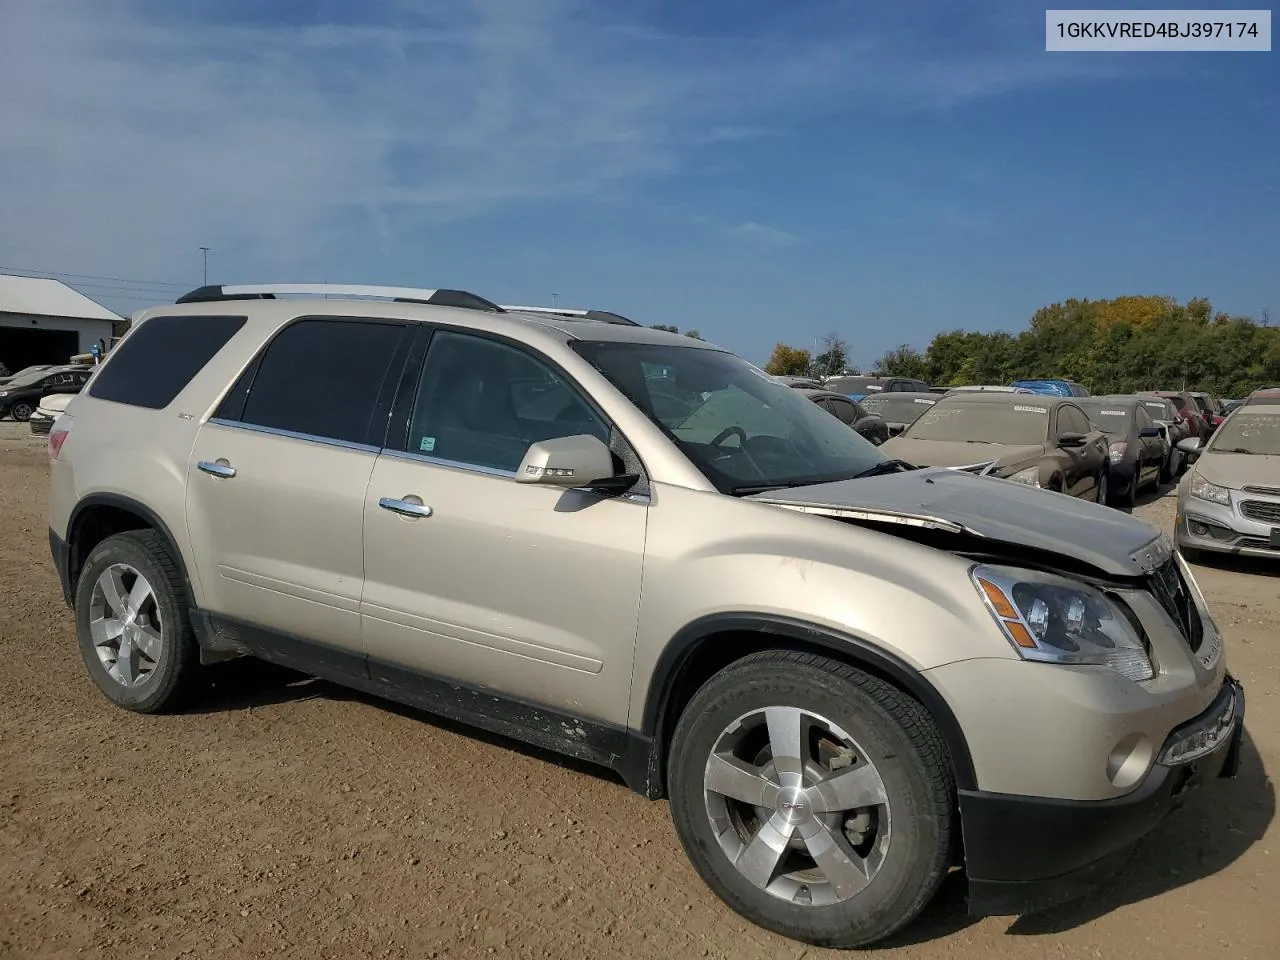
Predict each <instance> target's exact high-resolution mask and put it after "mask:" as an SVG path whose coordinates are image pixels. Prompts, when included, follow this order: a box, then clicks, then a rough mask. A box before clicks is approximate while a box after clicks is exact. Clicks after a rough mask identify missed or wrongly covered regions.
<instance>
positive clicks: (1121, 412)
mask: <svg viewBox="0 0 1280 960" xmlns="http://www.w3.org/2000/svg"><path fill="white" fill-rule="evenodd" d="M1076 403H1077V404H1079V406H1080V409H1081V410H1083V411H1084V412H1085V413H1086V414H1088V416H1089V419H1090V420H1091V421H1093V423H1094V424H1095V425H1096V426H1097V428H1098V429H1099V430H1101V431H1102V432H1103V433H1106V434H1110V435H1111V436H1128V434H1129V424H1130V423H1131V422H1132V421H1133V410H1132V409H1131V408H1129V407H1122V406H1119V405H1118V404H1114V403H1106V402H1105V401H1103V402H1099V401H1094V402H1093V403H1089V402H1087V401H1085V400H1077V401H1076Z"/></svg>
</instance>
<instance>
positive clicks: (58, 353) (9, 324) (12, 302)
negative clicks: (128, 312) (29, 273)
mask: <svg viewBox="0 0 1280 960" xmlns="http://www.w3.org/2000/svg"><path fill="white" fill-rule="evenodd" d="M123 319H124V318H123V317H119V316H117V315H116V314H114V313H112V312H111V311H110V310H108V309H107V308H106V307H104V306H102V304H100V303H95V302H94V301H93V300H90V299H89V298H88V297H86V296H84V295H83V294H79V293H76V291H74V290H72V289H71V288H70V287H68V286H67V285H66V284H65V283H61V282H59V281H57V280H47V279H44V278H42V277H13V276H9V275H7V274H0V363H3V364H4V365H5V366H6V367H8V368H9V369H10V370H21V369H22V368H23V367H26V366H30V365H32V364H36V363H66V362H67V361H68V360H70V359H71V357H73V356H75V355H77V354H82V353H89V352H90V351H91V350H92V349H93V345H94V344H95V343H96V344H98V345H99V346H101V347H102V348H103V349H104V350H105V349H106V348H107V346H109V345H110V343H111V328H112V325H113V324H116V323H119V322H120V321H121V320H123Z"/></svg>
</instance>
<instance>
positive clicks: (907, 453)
mask: <svg viewBox="0 0 1280 960" xmlns="http://www.w3.org/2000/svg"><path fill="white" fill-rule="evenodd" d="M880 449H881V450H882V451H883V452H884V455H885V456H886V457H893V458H895V459H898V460H905V461H907V463H914V464H915V465H916V466H918V467H967V466H969V465H970V464H972V463H987V462H988V461H990V460H999V461H1000V465H1001V466H1012V465H1013V464H1015V463H1021V462H1022V461H1024V460H1033V459H1038V458H1039V457H1042V456H1044V447H1043V446H1041V445H1040V444H1035V445H1032V446H1013V445H1010V444H1005V443H967V442H966V441H964V440H913V439H911V438H910V437H895V438H894V439H892V440H889V441H886V442H885V443H883V444H881V446H880Z"/></svg>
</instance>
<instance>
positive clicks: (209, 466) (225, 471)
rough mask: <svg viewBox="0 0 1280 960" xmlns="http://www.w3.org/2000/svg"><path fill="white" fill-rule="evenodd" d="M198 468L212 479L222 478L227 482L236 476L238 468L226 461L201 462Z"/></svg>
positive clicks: (197, 465)
mask: <svg viewBox="0 0 1280 960" xmlns="http://www.w3.org/2000/svg"><path fill="white" fill-rule="evenodd" d="M196 467H197V468H198V469H200V470H203V471H204V472H205V473H207V474H209V475H210V476H211V477H222V478H223V479H225V480H230V479H231V478H232V477H234V476H235V475H236V468H235V467H233V466H232V465H231V464H229V463H227V462H226V461H225V460H215V461H211V460H201V461H200V462H199V463H197V464H196Z"/></svg>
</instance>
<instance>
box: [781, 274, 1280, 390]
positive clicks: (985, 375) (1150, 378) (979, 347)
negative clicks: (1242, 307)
mask: <svg viewBox="0 0 1280 960" xmlns="http://www.w3.org/2000/svg"><path fill="white" fill-rule="evenodd" d="M833 340H835V341H838V342H839V344H840V345H841V346H842V347H843V341H842V340H840V339H839V338H838V337H837V336H836V335H835V334H832V335H829V337H828V339H827V348H828V352H829V351H830V346H831V343H832V341H833ZM817 360H818V358H817V357H815V356H814V355H813V354H812V353H811V352H810V351H808V350H804V349H800V348H796V347H791V346H788V345H787V344H784V343H779V344H778V345H777V346H776V347H775V348H774V351H773V355H772V356H771V357H770V358H769V361H768V363H767V364H766V365H765V368H764V369H765V370H766V371H767V372H768V373H772V374H775V375H787V374H790V375H799V376H805V375H813V374H814V373H815V372H816V371H817V368H818V367H819V364H818V363H817ZM823 372H826V371H823ZM832 372H836V373H841V372H846V371H845V370H843V369H842V370H836V371H832ZM848 372H854V371H848ZM872 373H874V374H877V375H880V376H887V377H913V378H916V379H919V380H924V381H926V382H928V383H931V384H933V385H935V386H942V387H951V386H961V385H964V384H970V383H990V384H1006V383H1009V382H1010V381H1013V380H1020V379H1025V378H1029V377H1065V378H1067V379H1071V380H1076V381H1078V382H1080V383H1082V384H1084V385H1085V386H1086V387H1088V388H1089V390H1090V391H1091V392H1092V393H1094V394H1105V393H1131V392H1133V391H1136V390H1155V389H1167V390H1177V389H1186V390H1205V391H1207V392H1209V393H1212V394H1214V395H1216V396H1223V397H1240V396H1245V395H1246V394H1248V393H1249V391H1251V390H1254V389H1257V388H1258V387H1265V386H1276V385H1280V328H1276V327H1272V326H1271V325H1270V317H1269V316H1268V315H1267V312H1266V311H1263V315H1262V317H1261V318H1260V319H1255V318H1253V317H1244V316H1233V315H1231V314H1227V313H1221V312H1218V313H1215V312H1214V311H1213V308H1212V305H1211V304H1210V303H1209V301H1208V300H1206V299H1203V298H1193V299H1191V300H1188V301H1187V302H1186V303H1179V302H1178V301H1177V300H1175V299H1173V298H1172V297H1141V296H1132V297H1117V298H1116V299H1114V300H1067V301H1066V302H1065V303H1054V304H1051V305H1049V306H1047V307H1041V308H1040V309H1039V310H1037V311H1036V312H1035V314H1034V315H1033V316H1032V318H1031V324H1030V325H1029V326H1028V327H1027V329H1026V330H1023V331H1022V332H1021V333H1016V334H1013V333H1006V332H1003V331H998V332H995V333H980V332H978V331H972V330H949V331H946V332H943V333H939V334H938V335H937V336H935V337H934V338H933V340H932V341H931V342H930V343H929V346H928V347H926V348H925V349H924V350H923V351H920V350H917V349H916V348H914V347H912V346H909V345H907V344H903V345H902V346H899V347H896V348H895V349H893V350H890V351H888V352H887V353H886V354H885V355H884V356H883V357H881V358H880V359H879V360H877V361H876V362H875V364H874V365H873V369H872Z"/></svg>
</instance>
